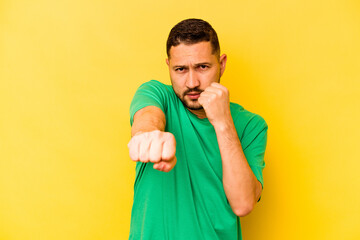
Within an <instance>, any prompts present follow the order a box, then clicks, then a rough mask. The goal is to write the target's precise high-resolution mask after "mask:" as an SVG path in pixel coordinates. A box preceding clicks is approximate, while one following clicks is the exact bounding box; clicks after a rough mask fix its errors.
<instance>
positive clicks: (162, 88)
mask: <svg viewBox="0 0 360 240" xmlns="http://www.w3.org/2000/svg"><path fill="white" fill-rule="evenodd" d="M171 89H172V88H171V86H170V85H166V84H164V83H162V82H159V81H157V80H150V81H147V82H144V83H143V84H141V85H140V87H139V90H149V91H159V92H164V93H170V92H171V91H170V90H171Z"/></svg>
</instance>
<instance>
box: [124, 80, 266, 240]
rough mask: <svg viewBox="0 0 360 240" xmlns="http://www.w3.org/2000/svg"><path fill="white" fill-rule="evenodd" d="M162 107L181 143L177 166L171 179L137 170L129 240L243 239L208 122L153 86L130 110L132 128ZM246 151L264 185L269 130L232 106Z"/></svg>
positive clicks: (142, 90)
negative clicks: (145, 111)
mask: <svg viewBox="0 0 360 240" xmlns="http://www.w3.org/2000/svg"><path fill="white" fill-rule="evenodd" d="M146 106H156V107H159V108H160V109H162V111H163V112H164V113H165V116H166V129H165V131H167V132H171V133H172V134H174V136H175V139H176V157H177V164H176V165H175V167H174V168H173V169H172V170H171V171H170V172H168V173H165V172H160V171H157V170H154V169H153V163H141V162H137V164H136V179H135V185H134V202H133V208H132V213H131V226H130V236H129V239H134V240H140V239H142V240H148V239H149V240H165V239H166V240H183V239H184V240H192V239H194V240H212V239H214V240H215V239H216V240H233V239H234V240H235V239H242V237H241V228H240V220H239V217H237V216H236V215H235V214H234V213H233V211H232V209H231V207H230V205H229V203H228V201H227V198H226V195H225V192H224V188H223V185H222V162H221V156H220V151H219V146H218V143H217V139H216V134H215V130H214V128H213V126H212V125H211V124H210V122H209V121H208V119H199V118H197V117H196V116H195V115H194V114H193V113H191V112H190V111H188V110H187V109H186V108H185V107H184V105H183V104H182V102H181V101H180V100H179V99H178V97H177V96H176V95H175V93H174V91H173V89H172V87H171V86H169V85H164V84H162V83H160V82H158V81H155V80H152V81H149V82H147V83H144V84H143V85H141V86H140V87H139V89H138V90H137V92H136V93H135V96H134V98H133V100H132V103H131V106H130V116H131V117H130V123H131V124H132V122H133V116H134V114H135V113H136V112H137V111H138V110H140V109H141V108H143V107H146ZM230 110H231V114H232V117H233V120H234V124H235V127H236V130H237V133H238V136H239V137H240V141H241V144H242V147H243V151H244V153H245V156H246V158H247V160H248V163H249V165H250V167H251V169H252V171H253V172H254V174H255V176H256V178H257V179H258V180H259V181H260V182H261V184H263V176H262V170H263V168H264V167H265V163H264V152H265V147H266V137H267V124H266V122H265V121H264V119H263V118H262V117H260V116H259V115H256V114H253V113H251V112H249V111H247V110H245V109H244V108H243V107H241V106H240V105H238V104H235V103H230Z"/></svg>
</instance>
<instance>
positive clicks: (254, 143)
mask: <svg viewBox="0 0 360 240" xmlns="http://www.w3.org/2000/svg"><path fill="white" fill-rule="evenodd" d="M267 130H268V125H267V124H266V122H265V120H264V119H263V118H262V117H261V116H259V115H256V114H255V115H254V116H253V117H252V118H250V120H249V121H248V123H247V125H246V127H245V129H244V132H243V136H242V138H241V145H242V147H243V151H244V154H245V157H246V159H247V161H248V163H249V166H250V168H251V170H252V171H253V173H254V175H255V177H256V178H257V180H258V181H259V182H260V183H261V185H262V186H264V181H263V174H262V172H263V169H264V167H265V161H264V156H265V149H266V143H267Z"/></svg>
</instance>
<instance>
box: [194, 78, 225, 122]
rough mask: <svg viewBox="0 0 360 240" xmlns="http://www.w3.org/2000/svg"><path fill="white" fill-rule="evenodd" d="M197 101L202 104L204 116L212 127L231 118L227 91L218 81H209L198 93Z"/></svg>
mask: <svg viewBox="0 0 360 240" xmlns="http://www.w3.org/2000/svg"><path fill="white" fill-rule="evenodd" d="M198 101H199V103H200V104H201V105H202V106H203V108H204V110H205V113H206V117H207V118H208V119H209V121H210V123H211V124H212V125H213V126H214V127H215V125H221V124H224V123H227V122H228V121H229V120H231V113H230V103H229V91H228V90H227V88H226V87H224V86H223V85H221V84H220V83H215V82H213V83H211V85H210V86H209V87H207V88H205V90H204V91H203V92H202V93H201V94H200V97H199V99H198Z"/></svg>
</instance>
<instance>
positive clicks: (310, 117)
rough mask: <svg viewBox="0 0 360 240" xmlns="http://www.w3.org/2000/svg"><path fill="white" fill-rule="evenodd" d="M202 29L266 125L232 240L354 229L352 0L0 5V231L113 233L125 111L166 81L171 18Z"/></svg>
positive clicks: (356, 235) (47, 237)
mask: <svg viewBox="0 0 360 240" xmlns="http://www.w3.org/2000/svg"><path fill="white" fill-rule="evenodd" d="M189 17H196V18H203V19H205V20H207V21H209V22H210V23H211V24H212V25H213V27H214V28H215V29H216V31H217V33H218V36H219V39H220V44H221V50H222V53H227V54H228V64H227V69H226V70H225V74H224V76H223V78H222V80H221V83H222V84H224V85H225V86H226V87H228V89H229V90H230V96H231V100H232V101H234V102H237V103H239V104H240V105H242V106H243V107H244V108H245V109H247V110H249V111H252V112H255V113H258V114H259V115H261V116H262V117H263V118H264V119H265V120H266V121H267V123H268V125H269V131H268V145H267V152H266V155H265V161H266V168H265V170H264V181H265V184H264V191H263V195H262V199H261V201H260V202H259V203H258V205H257V206H256V208H255V210H254V211H253V212H252V213H251V214H250V215H249V216H247V217H245V218H242V219H241V221H242V229H243V235H244V239H246V240H251V239H253V240H255V239H256V240H258V239H276V240H282V239H284V240H288V239H295V240H296V239H327V240H335V239H343V240H351V239H360V229H359V216H360V207H359V203H360V180H359V177H358V175H359V174H358V171H359V167H360V157H359V154H360V151H359V148H360V146H359V138H360V127H359V122H360V113H359V103H360V97H359V96H360V83H359V82H360V81H359V80H360V3H359V1H356V0H352V1H351V0H334V1H313V0H312V1H310V0H292V1H289V0H282V1H280V0H279V1H268V0H259V1H250V0H248V1H242V0H240V1H226V0H224V1H213V0H209V1H201V0H200V1H193V0H182V1H168V0H167V1H165V0H158V1H145V0H138V1H102V0H98V1H96V0H90V1H89V0H87V1H85V0H75V1H74V0H71V1H70V0H64V1H50V0H48V1H45V0H43V1H41V0H32V1H20V0H3V1H1V2H0V239H1V240H33V239H34V240H35V239H36V240H64V239H67V240H95V239H109V240H115V239H117V240H118V239H127V238H128V232H129V224H130V213H131V204H132V194H133V181H134V175H135V171H134V167H135V164H134V163H133V162H131V160H130V159H129V156H128V151H127V146H126V145H127V143H128V141H129V139H130V121H129V105H130V101H131V99H132V96H133V94H134V92H135V91H136V89H137V87H138V86H139V85H140V84H141V83H143V82H145V81H148V80H151V79H157V80H159V81H162V82H164V83H170V80H169V75H168V70H167V66H166V64H165V58H166V52H165V42H166V38H167V35H168V33H169V31H170V29H171V28H172V27H173V26H174V25H175V24H176V23H177V22H179V21H181V20H183V19H185V18H189Z"/></svg>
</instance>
